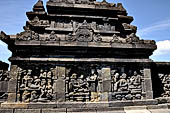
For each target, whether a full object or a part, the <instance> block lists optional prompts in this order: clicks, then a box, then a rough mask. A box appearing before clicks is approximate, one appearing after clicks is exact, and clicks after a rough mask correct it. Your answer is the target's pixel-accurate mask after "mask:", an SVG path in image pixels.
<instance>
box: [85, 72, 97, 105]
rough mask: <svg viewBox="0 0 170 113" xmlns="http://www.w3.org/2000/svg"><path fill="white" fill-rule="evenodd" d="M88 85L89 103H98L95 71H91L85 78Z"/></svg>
mask: <svg viewBox="0 0 170 113" xmlns="http://www.w3.org/2000/svg"><path fill="white" fill-rule="evenodd" d="M87 81H88V84H89V90H90V91H91V102H96V101H98V100H99V99H98V94H97V92H98V91H97V89H98V82H99V76H98V73H97V70H96V69H91V74H90V76H89V77H88V78H87Z"/></svg>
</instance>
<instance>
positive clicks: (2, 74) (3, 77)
mask: <svg viewBox="0 0 170 113" xmlns="http://www.w3.org/2000/svg"><path fill="white" fill-rule="evenodd" d="M9 79H10V77H9V72H8V71H4V70H0V81H9Z"/></svg>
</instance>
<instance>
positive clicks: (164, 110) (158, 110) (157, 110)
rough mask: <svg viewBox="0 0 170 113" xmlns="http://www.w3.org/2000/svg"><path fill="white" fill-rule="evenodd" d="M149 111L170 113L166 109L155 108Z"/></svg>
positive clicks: (152, 112)
mask: <svg viewBox="0 0 170 113" xmlns="http://www.w3.org/2000/svg"><path fill="white" fill-rule="evenodd" d="M149 111H150V112H151V113H170V110H168V109H156V110H153V109H152V110H149Z"/></svg>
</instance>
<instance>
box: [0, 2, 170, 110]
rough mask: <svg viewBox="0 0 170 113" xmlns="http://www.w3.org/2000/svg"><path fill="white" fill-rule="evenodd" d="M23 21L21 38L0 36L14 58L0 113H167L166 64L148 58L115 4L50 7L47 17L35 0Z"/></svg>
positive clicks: (0, 86)
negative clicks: (25, 20)
mask: <svg viewBox="0 0 170 113" xmlns="http://www.w3.org/2000/svg"><path fill="white" fill-rule="evenodd" d="M26 14H27V17H28V21H27V22H26V25H25V26H24V31H23V32H20V33H18V34H16V35H7V34H5V33H4V32H3V31H2V32H1V33H0V39H1V40H2V41H3V42H5V43H6V44H8V48H9V50H10V51H11V52H12V56H11V57H10V58H9V61H10V62H11V65H10V71H9V72H8V71H7V70H8V65H7V64H4V63H2V65H0V75H1V76H0V99H1V104H0V105H1V107H0V113H1V112H2V113H30V112H33V113H54V112H59V113H60V112H64V113H66V112H92V113H93V112H95V113H96V112H115V113H117V112H118V113H119V112H120V113H126V112H127V113H151V112H153V113H159V112H162V111H163V112H167V113H168V112H170V111H169V102H170V101H169V97H170V90H169V88H170V82H169V81H170V80H169V79H170V71H169V67H170V63H168V62H154V61H153V60H151V59H150V58H149V57H150V56H151V55H152V54H153V52H154V50H156V49H157V46H156V43H155V41H154V40H143V39H141V38H139V37H138V36H136V31H137V27H136V26H133V25H131V22H132V21H133V17H131V16H128V13H127V11H126V9H125V8H124V7H123V5H122V4H121V3H118V4H114V3H108V2H106V1H105V0H103V1H102V2H96V1H93V0H64V1H63V0H49V1H48V2H47V11H46V10H45V8H44V5H43V2H42V1H41V0H38V2H37V3H36V4H35V5H34V7H33V10H32V11H30V12H27V13H26ZM0 63H1V62H0ZM3 65H4V66H5V65H6V66H5V68H3V67H4V66H3ZM1 68H2V69H1ZM1 70H2V71H1Z"/></svg>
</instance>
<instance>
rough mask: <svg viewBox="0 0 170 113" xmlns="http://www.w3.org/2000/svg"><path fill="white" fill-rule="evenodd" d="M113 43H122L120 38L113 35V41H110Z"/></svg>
mask: <svg viewBox="0 0 170 113" xmlns="http://www.w3.org/2000/svg"><path fill="white" fill-rule="evenodd" d="M110 42H111V43H121V40H120V37H118V36H117V35H116V34H114V35H113V39H112V40H111V41H110Z"/></svg>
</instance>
